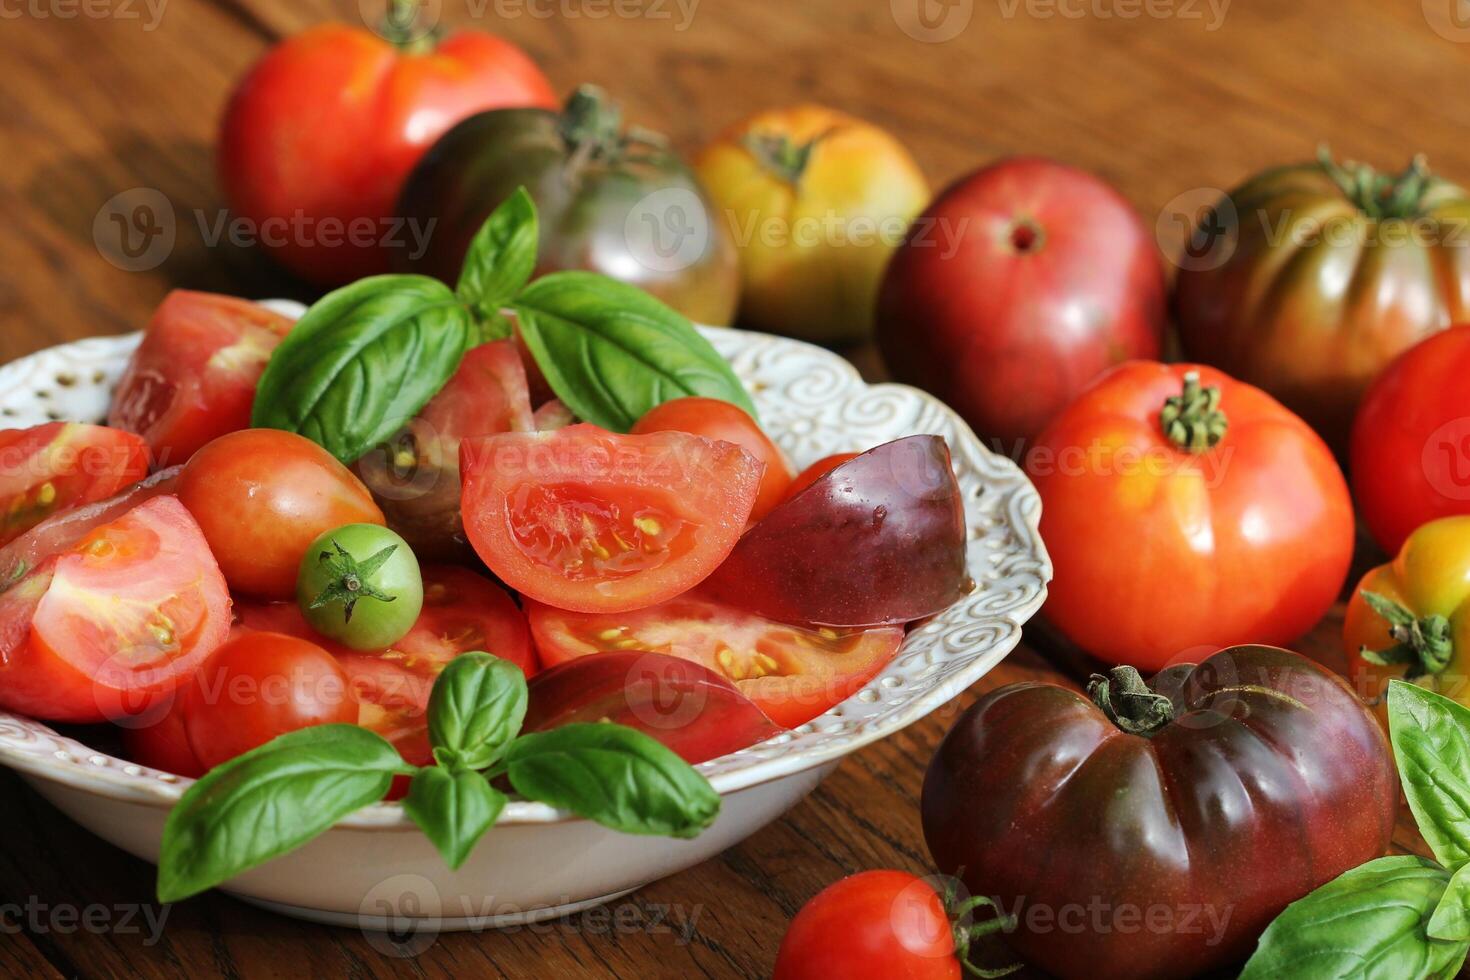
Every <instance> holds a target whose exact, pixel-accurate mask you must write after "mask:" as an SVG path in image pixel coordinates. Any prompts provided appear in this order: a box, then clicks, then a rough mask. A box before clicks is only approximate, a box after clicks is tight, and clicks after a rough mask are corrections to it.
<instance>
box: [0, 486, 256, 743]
mask: <svg viewBox="0 0 1470 980" xmlns="http://www.w3.org/2000/svg"><path fill="white" fill-rule="evenodd" d="M27 619H28V620H29V622H30V629H29V631H28V632H27V631H24V630H22V629H21V628H19V627H20V624H21V623H23V622H25V621H26V620H27ZM0 624H4V625H3V626H0V643H3V646H0V707H4V708H7V709H9V710H11V711H18V712H21V713H23V714H27V715H30V716H31V717H33V718H40V719H43V720H47V721H69V722H97V721H106V720H119V719H125V718H128V717H134V716H137V715H140V714H143V713H145V712H147V711H148V710H149V709H150V708H151V707H153V706H154V705H155V704H157V703H158V702H160V701H161V700H164V699H166V697H167V696H168V695H170V694H172V693H173V692H174V690H176V689H177V688H178V686H179V685H180V684H181V683H183V682H184V681H185V680H187V679H188V678H189V677H190V676H192V675H193V673H194V671H195V670H196V669H198V667H199V665H200V664H201V663H203V661H204V659H205V658H206V657H208V656H209V654H211V653H212V652H214V650H215V649H216V648H217V647H219V646H220V644H222V643H223V642H224V641H225V640H226V638H228V636H229V632H230V596H229V592H228V591H227V589H226V586H225V580H224V576H222V575H221V574H220V571H219V566H218V565H216V564H215V561H214V559H213V557H211V556H210V553H209V547H208V545H206V544H205V542H204V535H203V534H202V533H201V532H200V530H199V525H198V524H196V523H195V522H194V518H193V517H191V516H190V515H189V512H188V511H187V510H185V509H184V506H183V504H180V503H179V501H178V499H177V498H176V497H156V498H154V499H152V500H149V501H147V502H146V503H144V504H141V505H140V506H138V507H136V508H134V509H133V510H130V511H128V512H127V513H126V514H124V515H123V516H121V517H119V518H118V519H117V520H115V521H112V522H111V523H108V524H103V525H101V526H99V527H96V528H94V529H92V530H91V531H90V532H89V533H87V534H86V536H84V537H83V538H82V539H81V540H80V541H78V542H77V543H76V544H75V546H74V547H72V548H70V549H69V550H67V551H65V552H62V553H61V554H60V555H58V556H55V557H53V558H49V559H47V560H46V561H45V562H43V563H42V565H41V566H40V567H39V568H37V569H36V570H35V571H34V572H32V573H31V575H29V576H28V577H26V578H25V579H23V580H22V581H20V582H19V583H18V584H16V585H15V586H13V587H12V588H10V589H8V590H6V591H5V592H4V593H0ZM21 636H24V642H19V643H17V642H16V641H17V640H18V639H19V638H20V637H21Z"/></svg>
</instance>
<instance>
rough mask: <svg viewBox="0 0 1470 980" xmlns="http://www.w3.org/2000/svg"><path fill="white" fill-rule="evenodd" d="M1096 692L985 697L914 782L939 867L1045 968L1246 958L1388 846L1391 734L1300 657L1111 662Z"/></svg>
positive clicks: (1118, 970)
mask: <svg viewBox="0 0 1470 980" xmlns="http://www.w3.org/2000/svg"><path fill="white" fill-rule="evenodd" d="M1088 695H1089V696H1088V697H1084V696H1083V695H1081V694H1079V693H1078V692H1076V691H1073V690H1069V689H1067V688H1063V687H1058V686H1055V685H1051V684H1040V683H1034V682H1026V683H1020V684H1012V685H1009V686H1007V687H1003V688H1001V689H999V690H996V691H992V692H991V693H989V694H987V695H985V696H984V697H982V698H981V699H980V700H979V701H977V702H976V703H975V704H974V705H973V706H971V708H970V709H969V710H968V711H966V712H965V714H964V715H963V716H962V717H961V718H960V720H959V721H958V722H957V723H956V724H955V726H954V728H952V729H951V730H950V732H949V734H948V735H946V736H945V739H944V741H943V742H942V743H941V744H940V747H939V751H938V752H937V753H935V756H934V760H933V761H932V762H931V763H930V765H929V771H928V774H927V775H926V776H925V779H924V790H923V798H922V803H921V806H922V811H923V821H924V839H925V840H926V842H927V843H928V845H929V853H930V854H931V855H932V856H933V858H934V861H935V864H936V865H937V867H938V869H939V870H940V872H941V873H945V874H954V875H956V876H958V877H959V878H960V879H961V880H962V881H963V882H964V883H965V886H966V887H967V888H968V889H969V890H970V891H972V892H973V893H975V894H978V895H988V896H991V897H992V898H993V899H994V900H995V901H996V902H997V903H998V906H999V908H1000V909H1002V910H1004V911H1005V913H1007V914H1008V915H1012V916H1014V917H1015V926H1014V928H1013V929H1012V930H1011V931H1009V933H1008V935H1007V939H1008V942H1009V943H1010V945H1011V946H1013V947H1014V948H1015V949H1016V951H1017V952H1018V953H1020V954H1021V955H1022V956H1023V957H1024V958H1025V959H1026V960H1027V961H1029V962H1031V963H1033V964H1034V965H1036V966H1039V967H1042V968H1044V969H1045V970H1047V971H1048V972H1049V973H1052V974H1055V975H1056V976H1059V977H1089V978H1096V980H1115V978H1116V980H1165V978H1177V977H1186V976H1194V975H1197V974H1202V973H1208V972H1210V970H1212V969H1214V968H1217V967H1223V966H1226V965H1229V964H1231V963H1233V962H1237V961H1239V960H1242V959H1244V958H1245V956H1246V955H1247V954H1248V953H1249V952H1250V950H1251V947H1252V946H1253V945H1254V943H1255V941H1256V937H1257V936H1259V935H1260V933H1261V930H1262V929H1264V928H1265V927H1266V926H1267V925H1268V924H1269V923H1270V922H1271V920H1272V919H1274V918H1275V917H1276V915H1277V914H1279V913H1280V912H1281V910H1282V909H1284V908H1285V907H1286V906H1287V905H1288V904H1290V903H1291V902H1294V901H1296V900H1297V899H1299V898H1301V897H1302V896H1303V895H1306V894H1307V893H1308V892H1310V891H1312V890H1313V889H1314V888H1317V887H1318V886H1320V885H1323V884H1325V883H1327V882H1328V881H1331V880H1332V879H1333V878H1335V877H1337V876H1338V875H1339V874H1342V873H1343V872H1345V871H1348V870H1349V869H1351V868H1355V867H1357V866H1358V865H1360V864H1362V863H1363V862H1365V861H1369V860H1372V859H1373V858H1377V857H1380V856H1381V855H1382V854H1383V853H1384V852H1385V851H1386V850H1387V849H1388V846H1389V843H1390V841H1391V839H1392V834H1393V829H1394V821H1395V817H1396V815H1397V812H1398V799H1399V788H1398V776H1397V774H1396V771H1395V769H1394V764H1393V758H1392V755H1391V753H1390V750H1389V744H1388V738H1387V737H1386V736H1385V734H1384V732H1383V730H1382V729H1381V728H1380V727H1379V726H1378V725H1377V724H1375V722H1374V720H1373V717H1372V715H1371V714H1370V713H1369V712H1368V710H1367V709H1366V708H1365V707H1364V706H1363V704H1362V703H1361V702H1360V701H1359V700H1358V699H1357V698H1356V697H1354V696H1353V693H1352V691H1350V690H1349V689H1348V687H1347V685H1346V684H1345V683H1344V682H1343V681H1342V679H1341V678H1339V677H1336V676H1335V675H1333V674H1330V673H1328V672H1327V671H1325V670H1323V669H1322V668H1321V667H1319V666H1318V665H1316V664H1314V663H1313V662H1311V661H1309V660H1307V659H1306V658H1304V657H1301V656H1298V655H1297V654H1294V653H1291V652H1289V651H1287V650H1280V649H1276V648H1272V647H1261V646H1246V647H1235V648H1232V649H1229V650H1223V651H1221V652H1219V653H1217V654H1215V655H1214V656H1212V657H1210V658H1208V659H1207V660H1205V661H1204V662H1203V663H1201V664H1199V665H1198V666H1196V665H1194V664H1180V665H1176V666H1173V667H1170V668H1169V669H1167V670H1165V671H1164V672H1162V673H1161V674H1159V675H1158V676H1157V677H1155V678H1154V680H1153V681H1152V682H1151V683H1147V684H1146V683H1144V681H1143V679H1142V678H1141V677H1140V676H1139V674H1138V672H1137V671H1136V670H1134V669H1133V668H1131V667H1116V668H1114V669H1113V670H1112V671H1111V672H1110V676H1109V677H1101V676H1094V677H1093V679H1092V681H1091V683H1089V685H1088ZM1033 909H1034V910H1036V911H1037V912H1040V913H1042V914H1039V915H1038V914H1031V910H1033ZM1069 910H1072V911H1069ZM1145 923H1147V924H1146V925H1145Z"/></svg>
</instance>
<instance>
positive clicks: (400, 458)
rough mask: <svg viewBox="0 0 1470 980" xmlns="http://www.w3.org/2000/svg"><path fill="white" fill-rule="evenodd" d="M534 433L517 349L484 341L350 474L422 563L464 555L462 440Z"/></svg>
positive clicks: (508, 343) (509, 344) (467, 553)
mask: <svg viewBox="0 0 1470 980" xmlns="http://www.w3.org/2000/svg"><path fill="white" fill-rule="evenodd" d="M535 428H536V426H535V423H534V422H533V420H532V415H531V396H530V393H529V391H528V389H527V387H526V369H525V367H523V366H522V364H521V357H520V355H519V354H518V353H516V348H515V344H514V343H512V342H511V341H509V340H500V341H496V342H495V343H491V344H482V345H480V346H479V347H476V348H474V349H473V350H471V351H470V352H469V353H468V354H466V355H465V357H464V361H463V362H461V364H460V366H459V370H457V371H456V372H455V373H454V376H453V377H452V378H450V379H449V383H448V384H447V385H445V386H444V388H443V390H442V391H440V392H439V394H437V395H435V396H434V398H433V400H432V401H430V402H429V404H428V405H426V406H424V410H423V411H422V412H420V413H419V415H418V417H417V418H415V419H413V420H412V421H411V422H409V423H408V425H407V426H405V427H404V429H403V431H401V432H400V433H399V434H398V435H397V436H395V437H394V438H393V439H392V440H390V441H389V443H388V444H387V445H385V446H383V447H382V448H381V449H379V450H376V451H374V452H371V453H369V454H368V455H366V456H364V457H363V458H362V459H361V460H359V461H358V462H357V464H356V465H355V466H354V467H353V469H354V470H355V471H356V472H357V475H358V476H359V477H361V478H362V481H363V482H364V483H366V484H367V485H368V489H369V490H371V491H372V492H373V498H374V499H375V500H376V501H377V502H378V506H379V507H381V508H382V509H383V515H384V516H385V517H386V518H387V519H388V526H389V527H391V528H392V529H393V530H395V531H397V532H398V533H399V534H401V535H403V538H404V540H406V541H407V542H408V543H409V545H410V546H412V548H413V550H414V553H415V554H416V555H418V556H419V558H420V559H422V560H426V561H450V560H454V559H459V558H468V557H470V555H471V552H470V548H469V545H468V544H467V543H466V541H465V536H464V526H463V525H462V524H461V522H460V517H459V496H460V473H459V446H460V443H461V442H463V441H464V440H465V439H469V438H473V437H475V436H491V435H495V434H497V433H500V432H532V431H534V430H535Z"/></svg>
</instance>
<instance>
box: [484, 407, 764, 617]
mask: <svg viewBox="0 0 1470 980" xmlns="http://www.w3.org/2000/svg"><path fill="white" fill-rule="evenodd" d="M461 468H462V469H463V471H464V495H463V501H462V508H463V511H464V521H465V531H466V532H467V533H468V535H469V539H470V543H471V544H473V545H474V547H475V551H476V552H477V553H478V554H479V556H480V558H481V560H483V561H484V562H485V564H486V565H488V566H489V567H490V570H491V571H493V572H494V573H495V574H496V575H498V576H499V577H500V579H501V580H502V581H503V582H505V583H506V584H507V585H509V586H510V587H511V588H513V589H515V590H516V591H517V592H520V593H521V594H523V595H526V596H529V597H530V598H532V599H536V600H538V601H540V602H546V603H550V604H552V605H555V606H557V607H559V608H562V609H572V610H576V611H579V612H621V611H626V610H630V609H640V608H643V607H644V606H651V605H654V604H656V603H659V602H662V601H664V600H665V599H670V598H673V597H674V596H676V595H678V594H679V593H681V592H684V591H687V590H688V589H690V588H693V587H694V586H695V585H697V584H699V582H700V581H702V580H703V579H704V578H705V577H706V576H708V575H709V574H710V572H712V571H714V569H715V568H716V567H717V566H718V565H719V564H720V562H721V561H723V560H724V559H725V556H726V555H728V554H729V553H730V549H731V548H733V547H734V546H735V541H736V539H737V538H739V536H740V532H741V530H742V529H743V528H744V526H745V522H746V519H747V518H748V517H749V516H750V511H751V508H752V507H753V506H754V505H755V498H756V493H757V490H758V489H759V486H760V478H761V473H762V467H761V464H760V463H758V462H757V461H756V460H755V459H754V458H752V457H751V456H750V455H749V454H748V453H746V452H745V451H744V450H742V449H741V448H740V447H739V446H735V445H732V444H731V443H728V442H714V441H711V440H709V439H703V438H700V437H699V436H692V435H689V434H687V433H683V432H656V433H651V434H649V435H641V436H632V435H617V434H615V433H612V432H607V431H604V430H603V429H599V428H598V427H596V426H593V425H573V426H569V427H567V428H565V429H558V430H556V431H553V432H537V433H530V434H524V435H523V434H511V435H501V436H493V437H491V438H489V439H472V440H468V441H466V442H465V443H464V445H463V446H462V447H461Z"/></svg>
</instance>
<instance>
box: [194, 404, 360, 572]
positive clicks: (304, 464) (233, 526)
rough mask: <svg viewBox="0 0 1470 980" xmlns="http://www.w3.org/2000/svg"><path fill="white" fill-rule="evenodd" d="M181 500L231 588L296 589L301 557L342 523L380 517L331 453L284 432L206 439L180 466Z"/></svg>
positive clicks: (264, 431) (250, 431)
mask: <svg viewBox="0 0 1470 980" xmlns="http://www.w3.org/2000/svg"><path fill="white" fill-rule="evenodd" d="M179 499H180V500H182V501H183V502H184V506H185V507H188V508H189V510H190V512H191V513H193V515H194V519H195V520H197V521H198V522H199V526H200V527H201V528H202V529H203V530H204V537H205V538H206V539H207V540H208V541H209V546H210V550H212V551H213V552H214V556H215V558H216V559H217V560H218V561H219V565H220V569H221V570H222V571H223V572H224V573H225V579H226V580H227V581H228V582H229V583H230V588H231V589H232V590H233V591H236V592H240V593H243V594H245V595H250V596H255V597H258V598H264V599H289V598H292V597H293V596H294V595H295V594H296V578H297V574H298V572H299V570H300V567H301V556H302V555H304V554H306V549H307V548H308V547H310V546H311V543H312V541H314V540H316V538H317V536H319V535H321V534H324V533H326V532H327V531H331V530H333V529H335V528H339V527H342V526H343V525H344V524H382V523H383V522H384V521H383V512H382V511H381V510H379V509H378V505H377V504H375V503H373V498H372V494H370V493H369V492H368V489H367V487H365V486H363V484H362V481H361V480H359V479H358V478H357V477H355V476H353V475H352V473H351V471H350V470H348V469H347V468H346V467H345V466H343V465H342V464H341V463H339V462H337V460H336V459H334V458H333V457H332V456H331V454H329V453H328V452H327V451H326V450H325V449H323V448H321V447H320V446H318V445H317V444H316V443H314V442H312V441H310V440H309V439H305V438H303V437H301V436H298V435H294V434H292V433H289V432H278V431H276V430H273V429H245V430H243V431H240V432H233V433H230V434H229V435H227V436H222V437H220V438H219V439H216V440H215V441H214V442H211V443H210V444H209V445H207V446H205V447H204V448H203V449H201V450H199V452H197V453H195V454H194V457H193V458H192V459H190V460H189V463H188V465H187V466H185V467H184V471H183V474H182V475H181V476H180V478H179Z"/></svg>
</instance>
